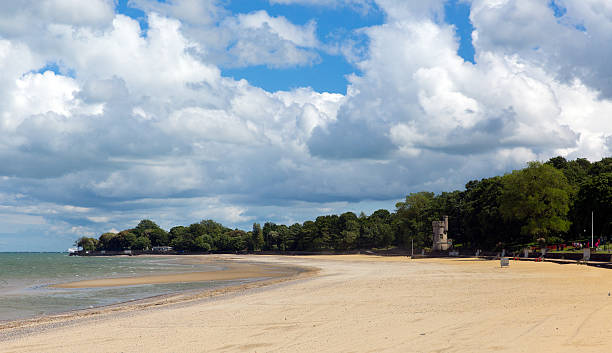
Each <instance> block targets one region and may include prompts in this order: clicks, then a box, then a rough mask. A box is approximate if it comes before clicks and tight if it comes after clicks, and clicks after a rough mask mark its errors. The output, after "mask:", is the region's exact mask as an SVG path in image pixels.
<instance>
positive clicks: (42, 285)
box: [0, 253, 244, 322]
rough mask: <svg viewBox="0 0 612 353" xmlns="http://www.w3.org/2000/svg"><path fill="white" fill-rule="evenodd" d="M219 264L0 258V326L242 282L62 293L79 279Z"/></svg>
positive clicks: (29, 256)
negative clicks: (25, 319) (58, 285)
mask: <svg viewBox="0 0 612 353" xmlns="http://www.w3.org/2000/svg"><path fill="white" fill-rule="evenodd" d="M219 269H222V266H221V265H220V264H214V263H212V264H198V263H189V262H186V261H184V260H183V259H181V258H180V257H176V256H158V257H139V256H104V257H90V256H87V257H80V256H68V254H65V253H0V322H2V321H10V320H16V319H24V318H31V317H35V316H40V315H47V314H53V313H60V312H66V311H70V310H76V309H86V308H92V307H98V306H104V305H110V304H116V303H121V302H125V301H130V300H137V299H143V298H148V297H153V296H157V295H163V294H171V293H176V292H180V291H186V290H193V289H203V288H215V287H219V286H223V285H232V284H237V283H241V282H244V281H207V282H195V283H171V284H152V285H133V286H123V287H106V288H83V289H65V288H54V287H50V285H52V284H59V283H66V282H74V281H81V280H90V279H99V278H116V277H130V276H146V275H159V274H173V273H185V272H201V271H214V270H219Z"/></svg>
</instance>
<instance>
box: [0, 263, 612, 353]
mask: <svg viewBox="0 0 612 353" xmlns="http://www.w3.org/2000/svg"><path fill="white" fill-rule="evenodd" d="M226 258H227V259H228V260H230V259H231V260H232V261H234V262H248V263H259V264H261V265H267V266H269V265H281V266H284V265H294V266H305V267H311V268H312V267H316V268H319V269H320V271H319V272H318V273H315V272H312V273H310V275H306V276H302V278H300V277H297V278H295V279H293V280H289V281H282V280H280V279H273V280H272V282H273V283H272V282H271V283H268V285H267V286H263V287H262V286H261V285H259V286H251V287H246V288H234V289H231V290H227V291H225V292H223V293H218V295H214V296H203V297H201V298H197V299H194V298H191V300H186V301H185V300H175V301H170V302H167V303H161V305H148V306H140V307H138V306H132V307H131V309H130V306H129V305H127V306H125V307H124V308H123V310H118V311H111V312H103V313H98V314H95V315H91V316H80V317H79V316H73V317H70V316H67V317H64V318H61V319H58V320H57V321H55V322H46V323H40V324H32V325H29V326H28V327H23V328H20V329H10V328H5V329H3V330H0V347H2V349H1V350H2V351H3V352H117V351H122V352H575V351H580V352H605V351H609V350H610V348H609V346H610V343H609V340H610V338H609V337H610V336H611V335H612V322H611V320H610V318H612V306H611V305H610V304H611V303H612V297H611V296H610V295H609V292H610V291H611V290H612V271H611V270H606V269H600V268H595V267H587V266H578V265H575V264H568V265H559V264H553V263H546V262H544V263H534V262H515V261H512V262H511V265H510V267H509V268H503V269H502V268H500V267H499V262H498V261H485V260H476V259H420V260H410V259H409V258H406V257H371V256H361V255H355V256H312V257H283V256H227V257H226Z"/></svg>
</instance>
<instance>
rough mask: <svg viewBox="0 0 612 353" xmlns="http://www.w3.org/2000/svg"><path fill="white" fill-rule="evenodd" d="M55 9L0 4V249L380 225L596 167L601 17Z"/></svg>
mask: <svg viewBox="0 0 612 353" xmlns="http://www.w3.org/2000/svg"><path fill="white" fill-rule="evenodd" d="M66 4H67V3H66V2H65V1H60V0H48V1H46V2H45V6H42V5H41V2H39V1H36V0H24V1H23V2H22V3H20V5H19V6H15V5H14V3H12V2H0V91H2V92H4V93H5V94H3V95H2V96H0V134H2V136H3V139H1V140H0V251H12V250H19V251H24V250H32V251H56V250H65V249H66V248H67V247H69V246H70V245H71V244H72V242H73V241H74V239H76V238H78V237H79V236H83V235H86V236H98V235H100V234H101V233H104V232H107V231H118V230H121V229H126V228H129V227H133V226H134V225H136V224H137V223H138V221H139V220H140V219H143V218H149V219H152V220H154V221H155V222H157V223H158V224H159V225H160V226H162V227H164V228H166V229H169V228H171V227H172V226H175V225H184V224H190V223H193V222H198V221H200V220H202V219H215V220H217V221H219V222H221V223H223V224H225V225H227V226H229V227H238V228H242V229H249V228H250V227H251V225H252V223H253V222H260V223H261V222H266V221H273V222H276V223H283V224H292V223H294V222H303V221H305V220H308V219H313V218H315V217H317V216H319V215H322V214H339V213H342V212H346V211H353V212H356V213H359V212H361V211H364V212H366V213H371V212H373V211H375V210H377V209H379V208H386V209H389V210H393V209H394V205H395V203H396V202H397V201H398V200H401V199H402V198H404V197H405V195H407V194H408V193H411V192H418V191H423V190H427V191H433V192H441V191H449V190H454V189H462V188H463V187H464V185H465V183H466V182H468V181H469V180H472V179H480V178H483V177H489V176H493V175H499V174H503V173H506V172H509V171H511V170H512V169H516V168H521V167H523V166H524V165H525V163H527V162H528V161H532V160H547V159H548V158H550V157H553V156H557V155H562V156H564V157H566V158H568V159H573V158H578V157H586V158H589V159H591V160H598V159H600V158H602V157H604V156H609V155H610V154H611V152H612V123H611V122H610V120H609V119H603V118H602V117H606V116H610V115H611V114H612V85H611V84H610V82H611V81H610V77H612V67H611V66H610V65H609V62H610V59H611V58H612V47H611V46H610V45H609V43H611V42H612V32H611V31H610V30H609V21H607V20H606V18H605V16H601V13H607V12H606V11H612V8H611V7H610V6H611V5H610V2H609V1H608V0H591V2H590V4H591V5H592V6H585V3H584V2H583V1H581V0H563V1H556V0H555V1H549V0H539V1H533V0H507V1H504V2H496V3H495V4H493V3H492V2H490V1H486V0H482V1H481V0H478V1H476V0H474V1H463V0H449V1H444V0H424V1H418V2H417V1H405V0H334V1H333V0H252V1H251V0H249V1H246V0H244V1H230V0H223V1H217V0H172V1H157V0H118V1H114V0H88V1H87V2H75V3H71V5H70V6H69V7H66ZM611 13H612V12H611ZM126 16H127V17H126Z"/></svg>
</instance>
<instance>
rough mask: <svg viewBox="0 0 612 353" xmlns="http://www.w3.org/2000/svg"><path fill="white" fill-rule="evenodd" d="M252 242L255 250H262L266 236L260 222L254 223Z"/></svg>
mask: <svg viewBox="0 0 612 353" xmlns="http://www.w3.org/2000/svg"><path fill="white" fill-rule="evenodd" d="M251 244H252V249H251V250H254V251H260V250H261V249H262V248H263V246H264V236H263V231H262V230H261V225H260V224H259V223H253V231H252V233H251Z"/></svg>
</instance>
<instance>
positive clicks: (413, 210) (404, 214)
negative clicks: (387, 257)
mask: <svg viewBox="0 0 612 353" xmlns="http://www.w3.org/2000/svg"><path fill="white" fill-rule="evenodd" d="M433 206H434V193H433V192H425V191H422V192H418V193H412V194H410V195H408V196H406V201H404V202H398V203H397V204H396V205H395V207H396V208H397V211H396V213H397V217H396V229H397V232H398V237H399V238H398V240H399V241H400V244H401V245H402V246H404V247H409V246H410V242H411V240H412V239H414V244H415V246H418V247H421V246H427V245H431V234H432V230H431V222H432V221H433V220H434V219H436V217H435V216H434V214H433Z"/></svg>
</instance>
